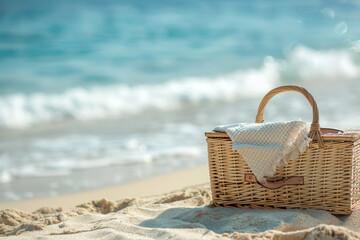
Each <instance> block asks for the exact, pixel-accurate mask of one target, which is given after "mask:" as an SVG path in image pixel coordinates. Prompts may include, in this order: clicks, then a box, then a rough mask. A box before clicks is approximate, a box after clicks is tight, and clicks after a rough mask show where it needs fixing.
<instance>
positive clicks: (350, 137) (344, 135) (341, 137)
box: [205, 128, 360, 142]
mask: <svg viewBox="0 0 360 240" xmlns="http://www.w3.org/2000/svg"><path fill="white" fill-rule="evenodd" d="M321 132H322V135H321V136H322V137H323V139H324V141H350V142H355V141H357V140H359V139H360V130H348V131H345V132H338V131H336V130H333V129H329V128H321ZM205 136H206V137H210V138H229V136H228V135H227V133H226V132H215V131H209V132H205Z"/></svg>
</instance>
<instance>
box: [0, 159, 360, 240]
mask: <svg viewBox="0 0 360 240" xmlns="http://www.w3.org/2000/svg"><path fill="white" fill-rule="evenodd" d="M176 189H177V190H176ZM210 204H211V192H210V187H209V180H208V173H207V166H200V167H196V168H192V169H188V170H182V171H178V172H175V173H171V174H166V175H161V176H157V177H153V178H150V179H145V180H142V181H138V182H134V183H130V184H127V185H122V186H117V187H112V188H106V189H101V190H96V191H91V192H84V193H79V194H73V195H67V196H61V197H57V198H47V199H38V200H31V201H22V202H13V203H3V204H1V205H0V208H1V209H2V210H1V212H0V234H1V236H2V237H4V239H218V238H221V239H359V238H360V208H357V209H355V211H354V212H353V213H352V214H351V215H349V216H334V215H332V214H330V213H328V212H326V211H321V210H296V209H295V210H294V209H293V210H282V209H281V210H271V209H266V210H264V209H262V210H260V209H240V208H239V209H229V208H214V207H212V206H211V205H210Z"/></svg>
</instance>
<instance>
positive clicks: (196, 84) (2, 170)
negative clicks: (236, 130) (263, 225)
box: [0, 0, 360, 201]
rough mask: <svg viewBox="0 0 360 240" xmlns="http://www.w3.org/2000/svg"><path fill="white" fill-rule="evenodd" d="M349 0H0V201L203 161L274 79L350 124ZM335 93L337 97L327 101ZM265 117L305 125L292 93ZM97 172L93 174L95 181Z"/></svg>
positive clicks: (359, 75)
mask: <svg viewBox="0 0 360 240" xmlns="http://www.w3.org/2000/svg"><path fill="white" fill-rule="evenodd" d="M359 12H360V2H359V1H350V0H348V1H346V0H343V1H296V2H294V1H271V2H270V1H265V0H264V1H251V2H250V1H229V0H226V1H200V0H196V1H175V0H173V1H170V0H167V1H163V0H157V1H138V0H135V1H115V0H113V1H110V0H104V1H98V0H97V1H95V0H90V1H84V0H77V1H69V0H64V1H50V0H46V1H45V0H44V1H39V0H35V1H18V0H6V1H4V0H0V201H12V200H20V199H28V198H34V197H43V196H49V195H58V194H63V193H70V192H75V191H81V190H87V189H94V188H100V187H104V186H109V185H113V184H119V183H124V182H128V181H132V180H136V179H140V178H144V177H148V176H152V175H155V174H159V173H162V172H169V171H173V170H175V169H178V168H185V167H190V166H194V165H199V164H205V163H206V145H205V138H204V136H203V132H204V131H206V130H211V129H212V128H213V127H215V126H216V125H217V124H224V123H230V122H241V121H246V122H248V121H253V119H254V117H255V114H256V108H257V105H258V103H259V102H260V100H261V97H262V96H263V95H264V94H265V93H266V92H267V91H268V90H270V89H271V88H273V87H276V86H279V85H283V84H297V85H302V86H305V87H306V88H308V89H309V90H310V92H312V93H314V96H315V98H316V99H317V100H318V104H319V108H320V114H321V116H320V119H321V123H322V124H323V125H326V126H328V127H338V128H353V127H360V126H359V122H360V107H359V103H360V97H359V91H360V82H359V81H360V25H359V24H358V23H359V22H360V14H359ZM335 100H336V101H335ZM269 109H270V110H269V112H268V113H267V114H268V115H267V116H268V117H269V120H272V121H274V120H290V119H294V118H295V119H297V118H299V117H301V118H304V119H305V120H310V119H311V116H310V115H309V114H310V113H311V111H310V109H309V106H308V105H307V103H306V102H305V101H304V100H303V99H302V98H301V97H298V96H293V95H287V94H285V95H284V97H279V100H277V99H275V100H274V104H273V105H271V106H269ZM99 176H101V177H99Z"/></svg>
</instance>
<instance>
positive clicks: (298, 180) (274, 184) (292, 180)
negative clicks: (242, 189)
mask: <svg viewBox="0 0 360 240" xmlns="http://www.w3.org/2000/svg"><path fill="white" fill-rule="evenodd" d="M244 181H245V182H250V183H258V184H259V185H261V186H263V187H265V188H269V189H277V188H281V187H282V186H285V185H304V177H289V178H283V179H280V180H276V181H272V180H270V179H267V180H266V181H261V182H259V181H258V180H257V179H256V177H255V175H254V174H245V178H244Z"/></svg>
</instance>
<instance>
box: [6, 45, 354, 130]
mask: <svg viewBox="0 0 360 240" xmlns="http://www.w3.org/2000/svg"><path fill="white" fill-rule="evenodd" d="M359 69H360V68H359V65H358V64H357V63H355V61H354V60H353V59H352V56H351V53H350V52H346V51H344V50H328V51H316V50H312V49H309V48H307V47H304V46H298V47H296V48H294V49H293V50H292V51H289V52H288V53H287V54H286V55H285V59H283V60H275V59H274V58H272V57H266V58H265V59H264V63H263V65H262V66H261V67H260V68H258V69H246V70H240V71H237V72H233V73H230V74H227V75H223V76H218V77H214V78H196V77H189V78H184V79H177V80H171V81H168V82H164V83H159V84H156V85H137V86H132V87H130V86H127V85H113V86H106V87H93V88H87V89H85V88H74V89H70V90H68V91H66V92H63V93H61V94H44V93H37V94H32V95H25V94H13V95H9V96H3V97H0V127H5V128H19V127H27V126H30V125H34V124H39V123H44V122H54V121H61V120H64V119H80V120H85V119H94V118H102V117H106V116H109V115H127V114H137V113H141V112H142V111H146V110H160V111H161V110H171V109H177V108H181V107H183V106H187V105H191V104H201V103H208V102H231V101H235V100H239V99H242V98H250V97H254V96H260V95H263V94H264V93H265V92H266V91H268V90H269V89H271V88H273V87H275V86H278V85H280V83H281V82H282V81H283V80H284V79H285V78H287V79H288V78H291V79H295V80H296V81H303V82H313V81H325V82H328V81H339V80H349V79H354V78H358V77H359V76H360V71H359Z"/></svg>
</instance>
